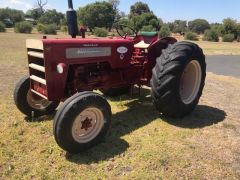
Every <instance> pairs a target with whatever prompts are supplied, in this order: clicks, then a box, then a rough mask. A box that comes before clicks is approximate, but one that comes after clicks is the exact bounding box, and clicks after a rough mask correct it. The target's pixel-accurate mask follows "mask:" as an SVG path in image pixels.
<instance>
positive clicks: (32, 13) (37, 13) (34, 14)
mask: <svg viewBox="0 0 240 180" xmlns="http://www.w3.org/2000/svg"><path fill="white" fill-rule="evenodd" d="M42 15H43V14H42V11H41V9H39V8H35V9H30V10H28V11H27V12H26V16H27V17H30V18H33V19H34V20H38V19H39V18H40V17H41V16H42Z"/></svg>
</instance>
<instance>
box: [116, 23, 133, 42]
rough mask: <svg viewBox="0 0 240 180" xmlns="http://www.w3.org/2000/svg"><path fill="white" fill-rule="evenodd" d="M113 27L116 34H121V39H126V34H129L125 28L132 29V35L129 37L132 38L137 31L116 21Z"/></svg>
mask: <svg viewBox="0 0 240 180" xmlns="http://www.w3.org/2000/svg"><path fill="white" fill-rule="evenodd" d="M115 28H116V30H117V33H118V35H119V36H121V37H122V38H123V39H126V38H127V36H130V35H129V31H127V29H129V30H130V31H132V33H133V34H134V35H131V37H133V38H135V37H137V31H136V30H135V29H133V28H132V27H130V26H128V25H125V24H118V23H117V24H115ZM121 31H122V33H121ZM124 31H125V32H124Z"/></svg>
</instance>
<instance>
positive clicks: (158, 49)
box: [148, 37, 177, 62]
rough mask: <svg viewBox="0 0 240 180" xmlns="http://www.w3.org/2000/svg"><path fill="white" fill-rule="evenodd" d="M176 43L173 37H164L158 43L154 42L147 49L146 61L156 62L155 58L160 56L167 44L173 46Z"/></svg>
mask: <svg viewBox="0 0 240 180" xmlns="http://www.w3.org/2000/svg"><path fill="white" fill-rule="evenodd" d="M176 42H177V40H176V39H175V38H173V37H165V38H162V39H159V40H158V41H156V42H154V43H153V44H152V45H151V46H150V47H149V48H148V59H149V60H150V61H155V62H156V58H157V57H159V56H160V55H161V54H162V50H163V49H166V48H167V47H168V45H169V44H174V43H176Z"/></svg>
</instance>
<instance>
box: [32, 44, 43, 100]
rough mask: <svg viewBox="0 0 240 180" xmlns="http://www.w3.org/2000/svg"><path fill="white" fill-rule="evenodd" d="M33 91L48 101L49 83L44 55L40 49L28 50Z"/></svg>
mask: <svg viewBox="0 0 240 180" xmlns="http://www.w3.org/2000/svg"><path fill="white" fill-rule="evenodd" d="M28 61H29V73H30V81H31V91H32V92H33V93H35V94H37V95H39V96H41V97H43V98H45V99H47V83H46V74H45V71H46V69H45V64H44V54H43V50H40V49H28Z"/></svg>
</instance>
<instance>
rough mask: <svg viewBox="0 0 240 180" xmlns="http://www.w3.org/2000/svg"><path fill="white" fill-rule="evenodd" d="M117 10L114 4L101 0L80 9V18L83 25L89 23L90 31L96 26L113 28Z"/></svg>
mask: <svg viewBox="0 0 240 180" xmlns="http://www.w3.org/2000/svg"><path fill="white" fill-rule="evenodd" d="M115 15H116V11H115V10H114V9H113V6H112V4H110V3H108V2H105V1H101V2H95V3H92V4H88V5H87V6H85V7H83V8H79V10H78V17H79V18H78V19H79V20H80V23H81V24H82V25H87V26H88V28H89V29H90V31H92V30H93V29H94V28H95V27H105V28H107V29H109V30H110V29H111V27H112V25H113V22H114V19H115Z"/></svg>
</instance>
